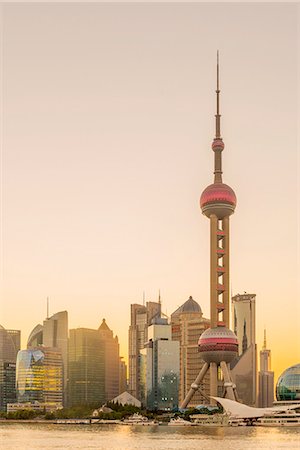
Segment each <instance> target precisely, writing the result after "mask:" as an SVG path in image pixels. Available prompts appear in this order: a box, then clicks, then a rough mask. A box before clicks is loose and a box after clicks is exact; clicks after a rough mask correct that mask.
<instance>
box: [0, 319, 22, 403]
mask: <svg viewBox="0 0 300 450" xmlns="http://www.w3.org/2000/svg"><path fill="white" fill-rule="evenodd" d="M20 338H21V332H20V331H19V330H6V329H5V328H3V327H2V326H1V325H0V411H6V407H7V404H8V403H13V402H15V401H16V387H15V385H16V359H17V354H18V351H19V350H20Z"/></svg>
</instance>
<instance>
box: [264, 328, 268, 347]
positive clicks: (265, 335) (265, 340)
mask: <svg viewBox="0 0 300 450" xmlns="http://www.w3.org/2000/svg"><path fill="white" fill-rule="evenodd" d="M266 349H267V330H266V329H264V350H266Z"/></svg>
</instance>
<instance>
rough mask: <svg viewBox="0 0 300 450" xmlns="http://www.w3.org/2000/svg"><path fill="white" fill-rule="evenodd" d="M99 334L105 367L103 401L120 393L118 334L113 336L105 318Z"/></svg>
mask: <svg viewBox="0 0 300 450" xmlns="http://www.w3.org/2000/svg"><path fill="white" fill-rule="evenodd" d="M98 331H99V334H100V345H101V347H103V349H104V368H105V380H104V384H105V401H107V400H108V401H110V400H111V399H112V398H114V397H116V396H117V395H119V394H120V386H119V383H120V356H119V340H118V336H115V337H114V336H113V332H112V330H111V329H110V328H109V327H108V325H107V323H106V321H105V319H103V320H102V323H101V325H100V327H99V329H98Z"/></svg>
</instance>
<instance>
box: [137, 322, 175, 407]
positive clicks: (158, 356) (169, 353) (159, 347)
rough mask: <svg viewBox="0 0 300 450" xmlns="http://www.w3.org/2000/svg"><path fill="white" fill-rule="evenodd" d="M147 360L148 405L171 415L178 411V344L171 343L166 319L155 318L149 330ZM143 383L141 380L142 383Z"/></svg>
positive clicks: (144, 352)
mask: <svg viewBox="0 0 300 450" xmlns="http://www.w3.org/2000/svg"><path fill="white" fill-rule="evenodd" d="M141 352H142V353H143V354H144V356H145V367H144V372H143V371H141V372H142V373H144V383H145V400H146V401H145V404H146V405H147V408H148V409H150V410H164V411H172V410H173V409H174V408H177V407H178V388H179V342H178V341H173V340H172V332H171V325H169V324H168V320H167V319H166V318H159V317H158V318H155V319H153V321H152V324H151V325H150V326H149V328H148V342H147V343H146V345H145V348H144V349H143V350H141ZM141 381H142V380H141Z"/></svg>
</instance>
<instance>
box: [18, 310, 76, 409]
mask: <svg viewBox="0 0 300 450" xmlns="http://www.w3.org/2000/svg"><path fill="white" fill-rule="evenodd" d="M39 345H42V346H44V347H49V348H50V347H51V348H56V349H57V350H59V351H60V352H61V355H62V361H63V374H62V376H63V404H64V405H66V402H67V382H68V313H67V311H60V312H58V313H56V314H53V315H52V316H51V317H47V318H46V319H45V320H44V322H43V325H41V324H38V325H36V327H35V328H34V329H33V330H32V332H31V333H30V335H29V337H28V340H27V348H28V349H30V348H35V347H37V346H39Z"/></svg>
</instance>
